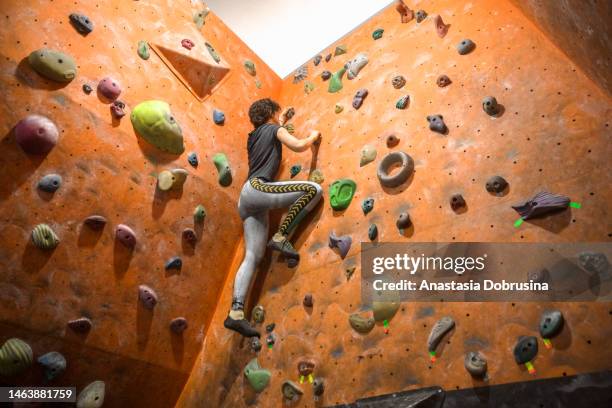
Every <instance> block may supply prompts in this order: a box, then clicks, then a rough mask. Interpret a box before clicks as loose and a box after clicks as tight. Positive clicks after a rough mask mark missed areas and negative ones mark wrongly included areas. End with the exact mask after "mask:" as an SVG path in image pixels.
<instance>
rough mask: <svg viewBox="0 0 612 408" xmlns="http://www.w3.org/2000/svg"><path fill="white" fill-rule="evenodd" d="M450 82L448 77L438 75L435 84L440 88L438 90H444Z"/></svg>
mask: <svg viewBox="0 0 612 408" xmlns="http://www.w3.org/2000/svg"><path fill="white" fill-rule="evenodd" d="M451 82H452V81H451V80H450V78H449V77H448V76H446V75H440V76H439V77H438V79H436V84H437V85H438V86H439V87H440V88H444V87H445V86H448V85H450V84H451Z"/></svg>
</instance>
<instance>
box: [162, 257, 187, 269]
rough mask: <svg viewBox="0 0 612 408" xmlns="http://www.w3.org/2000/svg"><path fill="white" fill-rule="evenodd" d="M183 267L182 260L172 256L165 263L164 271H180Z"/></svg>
mask: <svg viewBox="0 0 612 408" xmlns="http://www.w3.org/2000/svg"><path fill="white" fill-rule="evenodd" d="M182 267H183V260H182V259H181V258H180V257H179V256H173V257H172V258H170V259H168V261H166V265H165V267H164V268H165V269H166V270H167V271H168V270H177V271H180V270H181V268H182Z"/></svg>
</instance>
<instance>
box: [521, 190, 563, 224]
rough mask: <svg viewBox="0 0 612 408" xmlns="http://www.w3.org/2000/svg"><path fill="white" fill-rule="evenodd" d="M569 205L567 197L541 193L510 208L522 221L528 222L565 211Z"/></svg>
mask: <svg viewBox="0 0 612 408" xmlns="http://www.w3.org/2000/svg"><path fill="white" fill-rule="evenodd" d="M569 203H570V199H569V197H566V196H564V195H560V194H553V193H549V192H546V191H542V192H539V193H537V194H536V195H535V196H533V198H531V199H529V200H527V201H524V202H522V203H520V204H517V205H513V206H512V208H513V209H514V210H515V211H516V212H517V213H518V214H519V215H520V216H521V218H522V219H524V220H528V219H531V218H537V217H541V216H544V215H546V214H549V213H552V212H557V211H562V210H565V209H566V208H568V207H569Z"/></svg>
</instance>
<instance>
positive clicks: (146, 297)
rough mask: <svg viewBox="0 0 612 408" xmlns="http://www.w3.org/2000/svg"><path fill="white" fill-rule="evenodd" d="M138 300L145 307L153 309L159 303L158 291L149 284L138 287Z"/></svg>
mask: <svg viewBox="0 0 612 408" xmlns="http://www.w3.org/2000/svg"><path fill="white" fill-rule="evenodd" d="M138 300H140V303H142V306H143V307H144V308H145V309H149V310H152V309H153V308H154V307H155V305H156V304H157V293H155V291H154V290H153V289H151V288H150V287H148V286H147V285H140V286H139V287H138Z"/></svg>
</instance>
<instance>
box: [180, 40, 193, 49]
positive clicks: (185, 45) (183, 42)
mask: <svg viewBox="0 0 612 408" xmlns="http://www.w3.org/2000/svg"><path fill="white" fill-rule="evenodd" d="M181 45H182V46H183V48H186V49H188V50H190V51H191V49H192V48H193V47H195V43H194V42H193V41H191V40H190V39H189V38H185V39H183V40H181Z"/></svg>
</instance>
